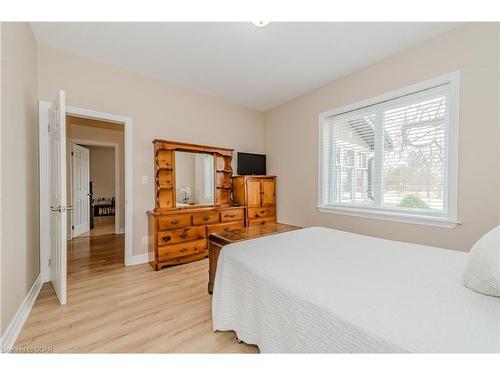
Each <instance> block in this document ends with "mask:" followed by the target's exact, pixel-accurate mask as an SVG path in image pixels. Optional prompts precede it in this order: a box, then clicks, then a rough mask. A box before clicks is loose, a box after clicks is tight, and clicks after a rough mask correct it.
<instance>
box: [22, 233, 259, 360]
mask: <svg viewBox="0 0 500 375" xmlns="http://www.w3.org/2000/svg"><path fill="white" fill-rule="evenodd" d="M123 246H124V237H123V236H121V235H106V236H97V237H83V238H77V239H74V240H73V241H70V242H69V243H68V304H67V305H66V306H60V305H59V303H58V301H57V298H56V296H55V294H54V291H53V290H52V287H51V286H50V284H45V285H44V286H43V288H42V291H41V292H40V295H39V296H38V299H37V301H36V303H35V305H34V306H33V309H32V311H31V313H30V316H29V317H28V320H27V321H26V324H25V325H24V327H23V330H22V331H21V334H20V336H19V338H18V340H17V342H16V345H15V347H17V348H19V347H24V346H25V347H31V348H33V347H50V348H52V349H53V351H54V352H56V353H60V352H80V353H88V352H97V353H115V352H121V353H135V352H148V353H255V352H258V348H257V347H256V346H253V345H247V344H238V343H237V342H236V338H235V334H234V333H233V332H213V331H212V319H211V298H212V297H211V296H209V295H208V293H207V282H208V260H207V259H205V260H202V261H200V262H195V263H191V264H186V265H182V266H177V267H171V268H166V269H163V270H161V271H158V272H155V271H153V269H152V268H151V266H150V265H149V264H141V265H137V266H131V267H124V266H123Z"/></svg>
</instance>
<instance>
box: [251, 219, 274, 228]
mask: <svg viewBox="0 0 500 375" xmlns="http://www.w3.org/2000/svg"><path fill="white" fill-rule="evenodd" d="M274 223H276V217H274V216H273V217H266V218H261V219H251V220H248V226H249V227H253V226H255V225H265V224H274Z"/></svg>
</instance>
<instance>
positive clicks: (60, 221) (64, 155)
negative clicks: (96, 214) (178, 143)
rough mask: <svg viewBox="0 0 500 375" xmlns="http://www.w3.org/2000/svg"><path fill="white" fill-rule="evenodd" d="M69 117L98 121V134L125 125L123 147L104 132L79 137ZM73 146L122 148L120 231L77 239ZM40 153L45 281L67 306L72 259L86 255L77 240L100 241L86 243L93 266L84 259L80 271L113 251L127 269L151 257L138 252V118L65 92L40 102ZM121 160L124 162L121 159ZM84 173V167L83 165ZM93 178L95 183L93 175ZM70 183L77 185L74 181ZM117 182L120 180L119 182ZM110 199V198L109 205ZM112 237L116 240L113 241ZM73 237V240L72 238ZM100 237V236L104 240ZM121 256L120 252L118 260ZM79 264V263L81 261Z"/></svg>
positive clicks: (90, 122)
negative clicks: (71, 100)
mask: <svg viewBox="0 0 500 375" xmlns="http://www.w3.org/2000/svg"><path fill="white" fill-rule="evenodd" d="M68 119H69V121H68V123H69V122H70V121H71V120H72V119H76V121H78V123H79V125H83V126H87V127H88V126H89V125H96V123H97V124H99V126H94V128H95V129H94V131H96V132H98V133H99V132H100V133H102V132H103V131H104V130H109V128H113V127H114V128H115V130H118V129H119V131H120V132H121V137H122V147H120V145H121V144H120V142H113V141H111V142H107V143H111V144H102V143H106V141H103V140H102V137H100V136H99V135H102V134H98V136H97V137H94V138H89V136H88V134H87V135H85V134H84V135H82V134H80V135H78V133H76V134H75V133H73V132H72V130H68V131H67V126H66V120H68ZM66 133H68V134H66ZM76 137H79V138H76ZM75 141H76V142H75ZM99 142H101V144H100V143H99ZM89 143H90V144H89ZM115 143H116V144H118V146H116V144H115ZM73 144H76V145H78V146H80V147H82V148H87V149H88V146H92V145H94V146H96V147H112V148H113V150H114V151H116V155H119V157H120V158H121V161H122V165H123V167H121V166H120V165H119V166H118V168H116V170H115V172H116V171H118V173H120V172H119V171H120V170H121V171H122V173H121V174H120V175H119V176H118V178H117V177H116V174H115V182H116V181H120V182H121V183H122V186H123V188H121V187H116V188H115V191H114V193H115V194H114V216H115V219H116V220H114V226H115V230H114V233H113V234H110V235H103V236H96V237H91V236H89V237H82V238H79V237H75V238H73V235H74V229H76V228H73V226H74V224H73V221H74V217H73V209H74V207H73V206H71V204H72V203H74V202H73V191H72V190H73V189H72V188H71V189H69V183H68V179H70V178H72V175H71V173H68V169H69V170H71V168H73V166H72V159H71V152H72V147H73ZM80 150H82V149H80ZM89 152H90V151H89ZM68 154H69V155H68ZM39 155H40V165H39V168H40V174H39V176H40V271H41V279H42V282H49V281H50V282H51V283H52V285H53V287H54V290H55V292H56V295H57V297H58V299H59V301H60V303H61V304H62V305H64V304H66V289H67V286H66V285H67V277H66V276H67V274H68V267H67V265H68V262H67V260H70V259H73V260H76V259H77V258H79V259H82V258H81V257H80V256H77V257H74V256H73V255H75V254H76V253H74V254H71V251H72V249H73V247H75V246H76V242H80V243H79V244H78V247H79V248H80V250H81V249H82V248H83V247H85V246H83V244H84V243H85V241H89V242H94V243H93V244H90V246H86V249H87V250H86V252H87V254H85V251H80V252H79V253H80V255H81V256H83V258H85V257H87V260H86V262H87V265H84V266H83V267H82V263H80V265H79V266H77V268H78V267H79V268H80V269H84V268H87V269H88V268H89V267H90V268H91V263H92V262H95V261H97V262H98V263H99V262H100V263H101V264H102V263H103V262H104V263H105V264H107V263H108V261H107V260H106V259H104V260H102V259H101V260H99V257H100V256H102V255H104V256H105V257H106V256H108V255H110V254H111V255H112V254H113V253H114V254H117V253H119V254H120V258H121V260H120V266H121V267H123V264H125V265H126V266H128V265H133V264H138V263H143V262H144V261H147V260H144V259H142V257H140V259H139V257H134V256H133V255H132V240H133V237H132V232H133V220H132V205H133V202H132V197H133V195H132V181H133V180H132V119H131V118H130V117H125V116H121V115H114V114H110V113H104V112H98V111H94V110H89V109H83V108H78V107H71V106H66V105H65V93H64V91H62V90H60V91H59V92H58V95H57V96H56V98H55V100H54V101H53V102H52V103H51V102H43V101H41V102H39ZM89 157H90V155H89ZM115 159H116V158H115ZM80 161H81V160H80ZM89 161H90V159H89ZM68 164H69V165H68ZM116 164H119V163H118V162H116ZM81 171H82V168H80V172H81ZM89 173H90V166H89ZM88 179H89V182H90V176H89V177H88ZM70 182H71V183H72V180H71V181H70ZM116 185H118V183H115V186H116ZM71 186H72V185H71ZM83 186H88V192H85V189H83V188H82V189H80V191H79V192H78V193H79V194H80V198H82V197H84V196H85V195H86V196H87V198H85V199H81V201H80V206H81V207H83V206H84V205H85V206H86V207H87V208H88V216H89V218H88V220H87V218H86V217H82V216H80V218H81V219H85V220H82V223H83V221H88V225H89V228H88V229H89V230H90V209H91V208H92V206H91V203H92V200H91V197H90V185H83ZM107 202H108V201H107V200H106V199H104V203H107ZM111 206H113V196H111ZM94 209H95V208H94ZM110 211H111V210H110ZM80 213H81V211H80ZM75 223H77V225H79V224H78V221H77V220H75ZM108 224H109V220H108ZM82 229H84V230H85V229H86V228H85V226H81V227H79V228H78V229H77V232H78V231H81V230H82ZM84 232H85V231H84ZM84 232H83V233H84ZM77 234H82V233H77ZM110 236H113V237H116V238H114V239H113V238H110ZM67 239H69V240H70V241H69V242H67V241H66V240H67ZM95 239H99V241H96V240H95ZM96 242H100V243H101V246H99V245H97V244H96ZM110 247H112V248H113V251H109V248H110ZM106 249H107V250H106ZM104 250H106V251H107V253H106V254H107V255H106V254H104V253H103V251H104ZM96 256H97V257H96ZM117 258H118V257H116V256H114V259H117ZM136 258H137V259H136ZM75 264H78V262H77V263H75Z"/></svg>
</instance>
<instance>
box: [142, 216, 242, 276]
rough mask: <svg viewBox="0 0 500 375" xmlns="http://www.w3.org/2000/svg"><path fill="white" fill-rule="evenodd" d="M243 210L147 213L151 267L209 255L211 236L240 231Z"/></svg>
mask: <svg viewBox="0 0 500 375" xmlns="http://www.w3.org/2000/svg"><path fill="white" fill-rule="evenodd" d="M244 217H245V210H244V208H243V207H231V206H227V207H207V208H191V209H190V208H187V209H178V210H176V209H174V210H155V211H151V212H149V233H150V245H149V246H150V248H149V252H150V253H153V254H152V256H151V258H150V259H151V262H150V263H151V265H152V266H153V268H154V269H155V270H157V271H158V270H159V269H161V268H162V267H164V266H169V265H175V264H182V263H188V262H194V261H196V260H200V259H203V258H205V257H207V256H208V242H207V238H208V235H209V234H210V233H215V232H221V231H229V230H232V229H240V228H243V227H244V226H245V225H244Z"/></svg>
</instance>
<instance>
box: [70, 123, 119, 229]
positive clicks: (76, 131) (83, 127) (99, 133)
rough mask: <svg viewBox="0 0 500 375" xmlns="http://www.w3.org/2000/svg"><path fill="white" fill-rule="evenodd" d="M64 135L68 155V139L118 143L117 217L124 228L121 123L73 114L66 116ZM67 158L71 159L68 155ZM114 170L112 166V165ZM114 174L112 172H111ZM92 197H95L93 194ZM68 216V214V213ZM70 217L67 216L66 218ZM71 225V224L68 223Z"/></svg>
mask: <svg viewBox="0 0 500 375" xmlns="http://www.w3.org/2000/svg"><path fill="white" fill-rule="evenodd" d="M66 129H67V133H66V137H67V138H68V155H69V154H70V152H71V144H70V143H69V142H70V141H69V139H77V140H84V141H90V142H93V141H94V142H107V143H116V144H118V148H119V150H118V154H119V155H118V157H119V168H120V171H119V177H120V212H119V217H118V218H117V219H118V220H119V222H120V228H121V229H124V228H125V153H124V150H125V148H124V147H125V143H124V134H125V133H124V130H123V125H117V124H112V123H107V122H103V121H95V120H89V119H82V118H78V117H73V116H66ZM67 160H71V158H70V157H69V156H68V158H67ZM69 164H70V163H68V165H67V167H68V168H67V170H68V186H71V176H72V171H71V166H70V165H69ZM113 171H114V167H113ZM113 175H114V172H113ZM71 196H72V194H71V188H69V189H68V201H69V202H72V198H71ZM94 197H96V196H95V195H94ZM68 216H69V215H68ZM70 219H71V218H70V217H68V220H70ZM69 225H71V224H69Z"/></svg>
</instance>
